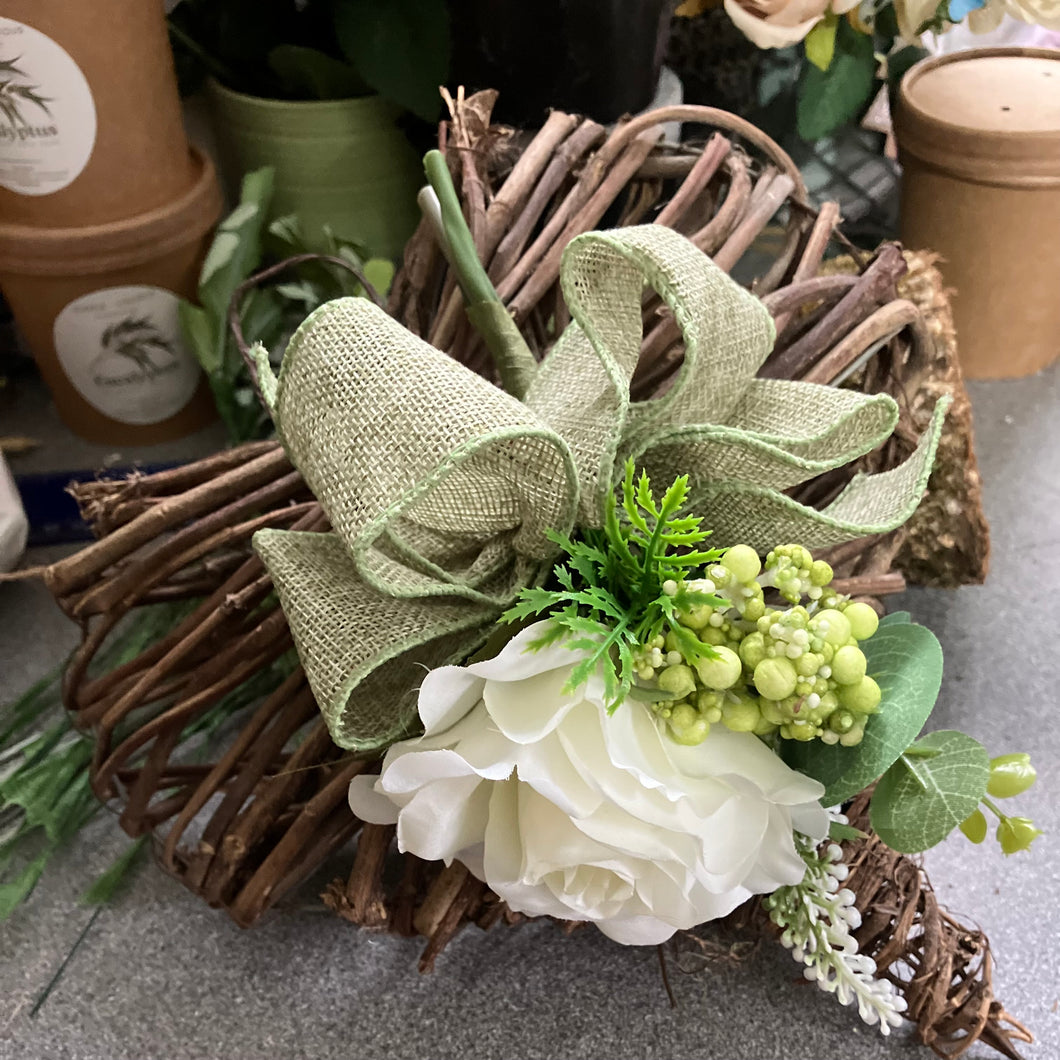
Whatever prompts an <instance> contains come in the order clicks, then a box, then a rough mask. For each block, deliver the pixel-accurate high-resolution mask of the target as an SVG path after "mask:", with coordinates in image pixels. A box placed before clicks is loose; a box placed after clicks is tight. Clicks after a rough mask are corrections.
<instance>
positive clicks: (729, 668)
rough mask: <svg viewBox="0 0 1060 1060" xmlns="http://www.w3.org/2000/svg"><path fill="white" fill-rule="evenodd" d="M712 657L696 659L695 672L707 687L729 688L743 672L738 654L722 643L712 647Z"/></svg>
mask: <svg viewBox="0 0 1060 1060" xmlns="http://www.w3.org/2000/svg"><path fill="white" fill-rule="evenodd" d="M714 653H715V655H714V658H713V659H697V660H696V672H697V673H698V674H699V679H700V680H701V681H702V682H703V684H705V685H706V686H707V688H715V689H722V688H731V687H732V686H733V685H734V684H736V682H737V681H738V680H739V679H740V675H741V674H742V673H743V663H741V662H740V657H739V655H737V654H736V652H734V651H733V650H732V648H726V647H725V646H724V645H721V646H719V647H716V648H715V649H714Z"/></svg>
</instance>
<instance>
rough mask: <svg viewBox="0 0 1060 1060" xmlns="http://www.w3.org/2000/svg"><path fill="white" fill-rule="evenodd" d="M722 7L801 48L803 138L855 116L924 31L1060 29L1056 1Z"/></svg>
mask: <svg viewBox="0 0 1060 1060" xmlns="http://www.w3.org/2000/svg"><path fill="white" fill-rule="evenodd" d="M715 6H716V4H715V3H714V2H713V0H686V2H684V3H682V4H680V5H679V7H678V8H677V15H678V16H683V17H686V18H696V17H698V16H700V15H702V14H703V13H704V12H705V11H709V10H710V9H712V8H714V7H715ZM724 9H725V12H726V14H727V15H728V16H729V18H730V19H731V20H732V22H733V23H734V24H735V25H736V26H737V27H738V28H739V29H740V30H741V31H742V32H743V33H744V34H745V35H746V37H747V38H748V40H750V41H751V42H753V44H755V45H756V46H757V47H758V48H762V49H788V48H797V49H798V53H799V63H798V73H797V84H796V86H795V97H796V103H795V114H796V121H797V128H798V133H799V135H800V136H801V137H802V138H803V139H805V140H817V139H820V138H822V137H826V136H830V135H832V134H833V133H835V132H836V131H837V130H838V129H840V128H841V127H842V126H844V125H846V124H848V123H850V122H855V121H858V120H860V119H861V117H862V116H863V115H864V113H865V111H866V109H867V108H868V106H869V104H870V103H871V101H872V99H873V98H874V96H875V95H876V93H877V92H878V90H879V89H880V87H881V82H882V83H883V84H886V85H887V86H888V87H889V88H890V89H893V88H894V87H895V86H896V85H897V83H898V81H899V80H900V79H901V77H902V75H903V74H904V73H905V72H906V70H908V69H909V68H910V67H911V66H912V65H913V63H915V62H917V61H918V60H919V59H921V58H923V57H924V56H925V55H926V54H927V52H926V50H925V49H924V48H923V46H922V43H921V38H922V37H923V35H924V34H925V33H935V34H942V33H945V32H946V31H947V30H949V29H950V28H952V27H953V26H955V25H958V24H961V23H967V25H968V26H969V28H970V29H971V30H972V32H974V33H987V32H989V31H991V30H993V29H995V28H996V27H997V26H998V25H999V24H1000V22H1001V20H1002V18H1004V17H1005V15H1010V16H1012V17H1013V18H1016V19H1019V20H1020V21H1023V22H1026V23H1029V24H1032V25H1037V26H1042V27H1045V28H1047V29H1053V30H1060V8H1058V7H1057V5H1056V4H1055V3H1054V2H1053V0H1027V2H1024V0H885V2H882V3H881V2H878V0H764V2H760V0H724ZM747 105H748V106H749V107H751V108H752V109H753V104H752V103H751V100H748V101H747Z"/></svg>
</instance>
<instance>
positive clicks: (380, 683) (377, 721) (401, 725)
mask: <svg viewBox="0 0 1060 1060" xmlns="http://www.w3.org/2000/svg"><path fill="white" fill-rule="evenodd" d="M254 548H255V549H256V550H257V552H258V555H260V556H261V558H262V561H263V562H264V564H265V566H266V568H267V569H268V572H269V574H270V575H271V577H272V580H273V584H274V585H275V586H276V592H277V594H278V595H279V598H280V604H281V606H282V607H283V611H284V614H285V615H286V616H287V622H288V625H289V626H290V628H291V636H292V637H293V638H294V642H295V647H296V648H297V649H298V655H299V658H300V659H301V660H302V666H303V667H304V668H305V672H306V677H307V679H308V681H309V686H310V688H311V689H312V690H313V695H314V696H315V698H316V701H317V703H318V704H319V706H320V710H321V713H322V714H323V715H324V721H325V723H326V724H327V727H328V732H329V733H330V734H331V738H332V739H333V740H334V741H335V743H336V744H338V746H339V747H343V748H346V749H348V750H352V751H356V752H358V753H362V754H367V753H370V752H373V751H378V750H381V749H383V748H385V747H388V746H390V744H392V743H394V742H395V741H397V740H400V739H402V738H404V737H406V736H409V735H410V734H412V733H413V732H414V731H415V730H416V728H417V726H418V720H417V711H416V690H417V688H418V687H419V684H420V682H421V681H422V679H423V675H424V674H425V673H426V672H427V671H428V670H429V669H433V668H434V667H436V666H444V665H446V664H447V663H453V662H462V661H463V660H464V659H465V658H466V657H467V656H468V655H469V654H470V653H471V652H473V651H474V650H475V649H476V648H477V647H478V646H479V645H480V644H482V643H483V642H484V641H485V640H486V638H487V637H488V636H489V633H490V628H491V626H492V624H493V623H494V621H495V620H496V618H497V615H498V613H499V612H498V610H497V609H496V608H491V607H487V606H483V605H476V604H473V603H470V602H469V601H467V600H464V599H458V600H455V601H453V600H445V599H438V598H413V599H400V598H395V597H393V596H389V595H387V594H385V593H381V592H379V591H378V590H376V589H373V588H372V587H371V586H370V585H368V584H367V583H366V582H364V581H363V580H362V579H361V578H360V576H359V575H358V573H357V568H356V567H355V566H354V564H353V560H352V559H351V558H350V555H349V553H348V552H347V551H346V548H345V546H344V545H343V543H342V541H340V540H339V538H338V537H336V536H335V535H334V534H330V533H329V534H317V533H298V532H295V531H287V530H259V531H258V532H257V533H256V534H255V535H254Z"/></svg>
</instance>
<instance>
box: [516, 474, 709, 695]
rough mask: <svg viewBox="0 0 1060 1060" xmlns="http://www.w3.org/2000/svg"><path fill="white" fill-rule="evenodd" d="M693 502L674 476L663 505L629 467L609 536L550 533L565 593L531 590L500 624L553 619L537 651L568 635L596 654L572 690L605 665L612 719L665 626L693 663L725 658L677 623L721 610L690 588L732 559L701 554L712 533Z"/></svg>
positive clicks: (571, 643) (576, 672) (609, 511)
mask: <svg viewBox="0 0 1060 1060" xmlns="http://www.w3.org/2000/svg"><path fill="white" fill-rule="evenodd" d="M687 499H688V476H687V475H682V476H680V477H679V478H677V479H675V480H674V482H673V485H671V486H670V488H669V489H668V490H667V491H666V492H665V494H663V497H662V499H661V500H659V501H656V499H655V494H654V493H653V491H652V488H651V483H650V481H649V479H648V476H647V474H646V473H645V472H643V471H642V472H641V475H640V478H639V479H638V478H637V475H636V467H635V465H634V463H633V461H632V460H629V461H627V462H626V469H625V477H624V479H623V482H622V503H621V506H619V504H618V501H617V499H616V497H615V495H614V494H613V493H612V494H611V496H610V497H609V498H608V502H607V507H606V512H605V519H604V526H603V528H602V529H587V530H583V531H581V534H580V538H579V539H578V540H571V539H570V538H569V537H567V536H566V535H564V534H558V533H555V532H553V531H549V532H548V536H549V539H550V540H551V541H553V542H555V543H556V544H557V545H559V547H560V548H561V549H563V551H564V552H565V553H566V558H565V559H563V560H561V561H560V562H559V563H557V564H556V567H555V569H554V571H553V576H554V579H555V582H556V583H558V588H556V587H533V588H526V589H523V590H522V592H521V593H520V594H519V600H518V602H517V603H516V604H515V606H514V607H512V608H510V609H509V610H508V611H507V612H505V614H504V615H503V616H502V617H501V620H502V621H505V622H517V621H521V620H523V619H526V618H529V617H530V616H532V615H541V614H545V613H548V615H549V618H550V619H551V622H550V626H549V628H548V630H547V631H546V632H545V633H544V634H543V635H542V636H540V637H538V638H537V639H536V640H534V641H532V642H531V648H533V649H534V650H539V649H541V648H543V647H545V646H547V645H549V644H554V643H555V642H557V641H559V640H561V639H563V638H565V637H566V638H569V639H568V641H567V646H568V647H569V648H571V649H572V650H575V651H586V652H588V654H587V655H586V657H585V658H584V659H582V660H581V661H580V662H579V663H578V664H577V665H576V666H575V667H574V668H573V670H572V671H571V676H570V678H569V680H568V681H567V684H566V686H565V687H564V691H565V692H573V691H574V690H575V689H577V688H578V687H579V686H581V685H583V684H584V683H585V682H586V681H587V680H588V679H589V677H590V676H591V675H592V674H593V673H595V671H596V669H597V667H600V668H601V669H602V672H603V679H604V695H605V697H606V699H607V707H608V710H609V711H610V712H612V713H613V712H614V711H615V710H616V709H617V708H618V706H619V705H620V704H621V703H622V701H623V700H624V699H625V698H626V696H627V695H628V694H629V693H630V691H631V690H632V689H633V687H634V686H633V678H634V673H635V665H634V653H635V652H636V651H637V650H638V649H640V648H641V646H643V645H644V644H647V643H648V642H649V641H651V640H652V639H653V638H654V637H656V636H658V635H659V634H660V633H662V632H663V630H664V629H665V630H667V631H669V632H670V633H672V634H673V635H674V637H675V638H676V639H677V643H678V645H679V650H680V651H681V653H682V655H683V656H684V657H685V658H687V659H689V660H692V659H697V658H698V659H709V658H713V657H714V656H715V655H716V652H715V650H714V648H713V647H712V646H711V645H709V644H706V643H704V642H703V641H702V640H700V639H699V638H698V637H697V636H696V635H695V633H694V632H693V631H692V630H690V629H688V628H687V627H686V626H683V625H681V623H680V622H679V621H678V617H677V616H678V613H679V612H681V613H687V612H688V611H690V610H691V609H692V608H693V607H700V606H703V605H707V606H717V605H719V604H721V603H722V601H721V600H720V599H719V598H718V597H716V596H714V595H713V594H712V593H707V592H701V591H698V590H696V589H694V588H691V587H689V585H688V584H687V583H686V581H685V579H686V578H688V577H689V575H690V574H691V573H692V572H693V571H694V570H696V569H697V568H700V567H703V566H704V565H706V564H709V563H716V562H717V561H718V560H719V559H720V558H721V556H722V555H723V550H721V549H707V550H705V551H702V550H700V549H699V547H698V546H699V545H701V544H702V543H703V542H704V541H705V540H706V539H707V538H708V537H709V536H710V531H709V530H702V529H700V524H701V523H702V519H701V518H700V517H699V516H691V515H682V514H680V513H681V510H682V508H683V507H684V505H685V502H686V500H687Z"/></svg>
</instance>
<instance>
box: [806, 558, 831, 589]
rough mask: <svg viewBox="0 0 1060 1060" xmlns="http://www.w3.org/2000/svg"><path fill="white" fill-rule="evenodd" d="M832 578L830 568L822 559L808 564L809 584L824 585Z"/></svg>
mask: <svg viewBox="0 0 1060 1060" xmlns="http://www.w3.org/2000/svg"><path fill="white" fill-rule="evenodd" d="M831 580H832V568H831V567H830V566H829V565H828V564H827V563H825V561H824V560H823V559H819V560H815V561H814V562H813V563H811V564H810V584H811V585H816V586H819V587H824V586H825V585H827V584H828V583H829V582H830V581H831Z"/></svg>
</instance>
